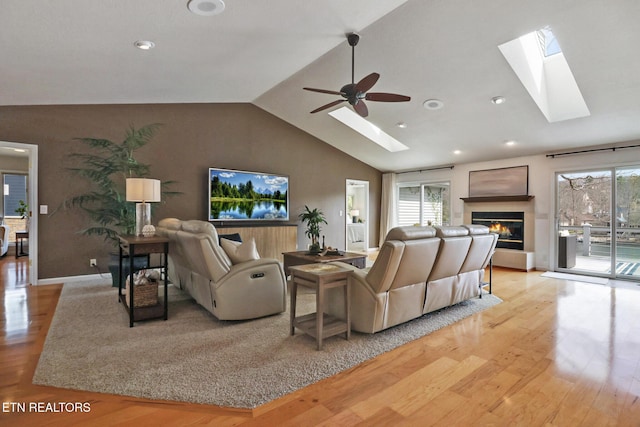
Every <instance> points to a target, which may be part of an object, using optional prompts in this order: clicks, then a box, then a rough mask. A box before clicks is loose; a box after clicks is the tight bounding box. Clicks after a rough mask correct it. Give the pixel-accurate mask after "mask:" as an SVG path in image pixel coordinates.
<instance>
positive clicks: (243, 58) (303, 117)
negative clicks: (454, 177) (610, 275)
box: [0, 0, 640, 171]
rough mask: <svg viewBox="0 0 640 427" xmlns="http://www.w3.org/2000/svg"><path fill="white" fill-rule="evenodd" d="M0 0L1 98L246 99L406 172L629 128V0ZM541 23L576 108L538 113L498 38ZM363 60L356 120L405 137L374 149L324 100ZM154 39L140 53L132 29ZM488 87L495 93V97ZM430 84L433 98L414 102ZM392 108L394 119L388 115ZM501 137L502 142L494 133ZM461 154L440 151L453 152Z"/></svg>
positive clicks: (632, 1)
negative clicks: (360, 117) (401, 99)
mask: <svg viewBox="0 0 640 427" xmlns="http://www.w3.org/2000/svg"><path fill="white" fill-rule="evenodd" d="M225 3H226V9H225V11H224V12H223V13H222V14H220V15H216V16H211V17H202V16H197V15H194V14H192V13H191V12H189V10H188V9H187V0H135V1H131V0H56V1H50V2H43V1H42V0H2V2H0V105H43V104H111V103H191V102H205V103H209V102H211V103H220V102H252V103H254V104H256V105H257V106H259V107H261V108H263V109H265V110H267V111H269V112H271V113H273V114H274V115H276V116H278V117H280V118H282V119H283V120H285V121H287V122H290V123H292V124H293V125H295V126H297V127H299V128H300V129H303V130H305V131H307V132H309V133H310V134H312V135H314V136H316V137H318V138H320V139H321V140H323V141H326V142H327V143H329V144H331V145H333V146H335V147H337V148H338V149H340V150H342V151H345V152H346V153H348V154H350V155H352V156H354V157H356V158H358V159H361V160H362V161H364V162H366V163H368V164H370V165H372V166H374V167H376V168H378V169H380V170H383V171H387V170H407V169H415V168H428V167H433V166H438V165H447V164H454V163H465V162H472V161H483V160H490V159H499V158H509V157H517V156H522V155H531V154H537V153H547V152H553V151H558V150H569V149H575V148H578V147H580V148H582V147H588V146H592V145H601V144H609V143H617V142H622V141H630V140H636V139H640V54H638V47H639V46H640V30H638V29H637V26H638V23H637V21H638V17H640V1H637V0H607V1H603V0H581V1H557V0H537V1H535V2H532V1H528V0H492V1H482V2H480V1H473V0H408V1H407V0H349V1H344V0H322V1H320V0H314V1H312V0H269V1H256V0H225ZM545 25H549V26H550V27H551V28H552V29H553V31H554V33H555V34H556V36H557V38H558V40H559V42H560V45H561V47H562V50H563V52H564V55H565V57H566V58H567V61H568V63H569V66H570V67H571V69H572V71H573V74H574V76H575V79H576V82H577V84H578V86H579V87H580V90H581V91H582V95H583V97H584V99H585V101H586V103H587V106H588V108H589V110H590V111H591V116H589V117H586V118H580V119H573V120H568V121H564V122H557V123H549V122H547V120H546V119H545V118H544V116H543V114H542V113H541V112H540V111H539V110H538V108H537V106H536V105H535V103H534V101H533V100H532V99H531V97H530V96H529V95H528V93H527V91H526V89H525V88H524V87H523V86H522V85H521V84H520V82H519V80H518V78H517V77H516V75H515V74H514V73H513V71H512V70H511V68H510V66H509V65H508V63H507V62H506V60H505V59H504V57H503V56H502V54H501V53H500V51H499V50H498V45H500V44H502V43H505V42H507V41H509V40H512V39H514V38H516V37H519V36H521V35H523V34H525V33H528V32H531V31H534V30H536V29H539V28H541V27H543V26H545ZM352 31H357V32H358V33H359V34H360V35H361V36H362V39H361V40H360V43H359V45H358V46H357V47H356V71H355V78H356V81H357V80H359V79H360V78H362V77H364V76H365V75H367V74H369V73H371V72H374V71H376V72H379V73H380V74H381V78H380V80H379V81H378V83H377V84H376V85H375V87H374V88H373V91H377V92H395V93H400V94H404V95H409V96H411V97H412V100H411V101H410V102H406V103H381V102H367V105H368V107H369V117H368V119H369V120H370V121H371V122H373V123H374V124H376V125H377V126H379V127H380V128H381V129H383V130H384V131H385V132H387V133H389V134H391V135H392V136H394V137H395V138H397V139H398V140H400V141H401V142H402V143H404V144H405V145H408V146H409V147H410V149H409V150H407V151H403V152H398V153H389V152H387V151H386V150H384V149H382V148H379V147H377V146H375V145H374V144H372V143H371V142H370V141H368V140H366V139H364V138H363V137H361V136H360V135H359V134H356V133H355V132H354V131H352V130H350V129H348V128H346V127H344V126H343V125H341V124H339V123H338V122H337V121H335V120H334V119H333V118H331V117H330V116H329V115H328V114H327V113H328V112H329V111H331V109H329V110H325V111H323V112H321V113H317V114H309V111H311V110H313V109H315V108H316V107H319V106H321V105H323V104H326V103H328V102H331V101H333V100H334V99H337V97H335V96H332V95H326V94H320V93H312V92H307V91H303V90H302V87H304V86H310V87H317V88H324V89H331V90H339V88H340V87H341V86H343V85H344V84H345V83H349V82H350V80H351V48H350V47H349V46H348V44H347V42H346V38H345V34H346V33H349V32H352ZM140 39H146V40H152V41H153V42H155V44H156V47H155V48H154V49H152V50H150V51H146V52H145V51H140V50H138V49H136V48H134V47H133V43H134V42H135V41H136V40H140ZM497 95H501V96H504V97H506V99H507V102H506V103H504V104H502V105H499V106H497V105H494V104H492V103H491V102H490V99H491V98H492V97H494V96H497ZM430 98H437V99H440V100H442V101H443V102H444V104H445V105H444V108H443V109H441V110H437V111H429V110H426V109H425V108H423V106H422V103H423V101H425V100H426V99H430ZM399 121H403V122H405V123H406V124H407V128H406V129H400V128H398V127H396V126H395V124H396V123H397V122H399ZM507 140H515V141H517V143H516V144H515V145H514V146H511V147H507V146H505V144H504V142H505V141H507ZM456 149H457V150H460V151H461V153H460V154H458V155H456V154H453V151H454V150H456Z"/></svg>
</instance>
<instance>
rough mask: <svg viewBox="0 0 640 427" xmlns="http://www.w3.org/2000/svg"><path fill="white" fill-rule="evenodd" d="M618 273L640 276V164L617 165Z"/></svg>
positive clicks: (632, 276)
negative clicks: (634, 165) (635, 165)
mask: <svg viewBox="0 0 640 427" xmlns="http://www.w3.org/2000/svg"><path fill="white" fill-rule="evenodd" d="M615 195H616V222H615V223H616V234H615V248H614V252H615V254H616V263H615V272H616V276H617V277H627V278H633V279H640V166H638V167H632V168H618V169H616V186H615Z"/></svg>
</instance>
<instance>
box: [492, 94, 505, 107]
mask: <svg viewBox="0 0 640 427" xmlns="http://www.w3.org/2000/svg"><path fill="white" fill-rule="evenodd" d="M506 101H507V100H506V99H505V97H504V96H494V97H493V98H491V102H493V103H494V104H496V105H500V104H504V103H505V102H506Z"/></svg>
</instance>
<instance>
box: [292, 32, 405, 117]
mask: <svg viewBox="0 0 640 427" xmlns="http://www.w3.org/2000/svg"><path fill="white" fill-rule="evenodd" d="M359 41H360V36H359V35H358V34H356V33H350V34H347V42H348V43H349V46H351V83H347V84H346V85H344V86H342V87H341V88H340V90H339V91H336V90H327V89H316V88H311V87H305V88H303V89H304V90H308V91H311V92H319V93H326V94H329V95H339V96H342V98H343V99H338V100H335V101H333V102H330V103H328V104H325V105H323V106H321V107H318V108H316V109H315V110H313V111H311V113H317V112H319V111H323V110H326V109H327V108H331V107H333V106H336V105H338V104H341V103H343V102H345V101H347V102H349V104H351V106H352V107H353V109H354V110H355V111H356V112H357V113H358V114H359V115H360V116H361V117H367V116H368V115H369V109H368V108H367V105H366V104H365V103H364V101H365V100H366V101H379V102H406V101H410V100H411V97H409V96H405V95H398V94H396V93H384V92H369V89H371V88H372V87H373V86H374V85H375V84H376V82H377V81H378V79H379V78H380V74H378V73H371V74H369V75H367V76H365V77H364V78H362V79H361V80H360V81H359V82H358V83H355V47H356V45H357V44H358V42H359Z"/></svg>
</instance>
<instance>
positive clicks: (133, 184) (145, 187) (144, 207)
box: [126, 178, 160, 236]
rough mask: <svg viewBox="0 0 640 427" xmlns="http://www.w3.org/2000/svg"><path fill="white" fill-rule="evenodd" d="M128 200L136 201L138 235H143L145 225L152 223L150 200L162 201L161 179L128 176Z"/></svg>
mask: <svg viewBox="0 0 640 427" xmlns="http://www.w3.org/2000/svg"><path fill="white" fill-rule="evenodd" d="M126 193H127V202H138V203H136V236H142V235H143V233H142V229H143V228H144V226H145V225H150V224H151V205H150V204H149V203H150V202H159V201H160V180H159V179H150V178H127V189H126Z"/></svg>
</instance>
